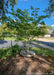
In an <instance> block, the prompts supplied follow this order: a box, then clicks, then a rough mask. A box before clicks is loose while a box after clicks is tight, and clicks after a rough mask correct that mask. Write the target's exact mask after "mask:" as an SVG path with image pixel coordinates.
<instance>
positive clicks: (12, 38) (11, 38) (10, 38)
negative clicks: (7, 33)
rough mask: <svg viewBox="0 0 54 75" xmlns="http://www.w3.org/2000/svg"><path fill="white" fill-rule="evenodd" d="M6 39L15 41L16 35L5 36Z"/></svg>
mask: <svg viewBox="0 0 54 75" xmlns="http://www.w3.org/2000/svg"><path fill="white" fill-rule="evenodd" d="M4 40H13V41H15V40H16V37H5V38H4Z"/></svg>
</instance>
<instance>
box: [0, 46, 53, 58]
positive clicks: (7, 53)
mask: <svg viewBox="0 0 54 75" xmlns="http://www.w3.org/2000/svg"><path fill="white" fill-rule="evenodd" d="M23 49H24V48H20V47H19V46H18V45H15V46H12V48H1V49H0V58H3V59H6V58H7V57H13V56H15V55H16V54H17V53H19V52H20V51H21V50H23ZM30 49H31V50H33V51H34V52H35V53H36V54H39V55H41V56H48V55H49V56H51V57H54V51H52V50H49V49H46V48H37V47H33V48H30Z"/></svg>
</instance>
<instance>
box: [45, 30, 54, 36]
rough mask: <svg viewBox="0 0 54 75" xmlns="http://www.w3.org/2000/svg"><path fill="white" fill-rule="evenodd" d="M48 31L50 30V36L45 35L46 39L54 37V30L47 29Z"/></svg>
mask: <svg viewBox="0 0 54 75" xmlns="http://www.w3.org/2000/svg"><path fill="white" fill-rule="evenodd" d="M47 30H48V32H49V34H47V35H44V37H54V30H49V29H47Z"/></svg>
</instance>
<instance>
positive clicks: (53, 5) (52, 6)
mask: <svg viewBox="0 0 54 75" xmlns="http://www.w3.org/2000/svg"><path fill="white" fill-rule="evenodd" d="M45 12H47V14H49V15H51V14H52V15H53V16H54V0H49V6H48V8H46V9H45Z"/></svg>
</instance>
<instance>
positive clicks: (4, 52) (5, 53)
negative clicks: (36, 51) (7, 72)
mask: <svg viewBox="0 0 54 75" xmlns="http://www.w3.org/2000/svg"><path fill="white" fill-rule="evenodd" d="M21 50H22V48H20V47H19V46H18V45H15V46H12V48H11V47H10V48H1V49H0V58H3V59H6V58H7V57H13V56H15V55H16V53H19V52H20V51H21Z"/></svg>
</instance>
